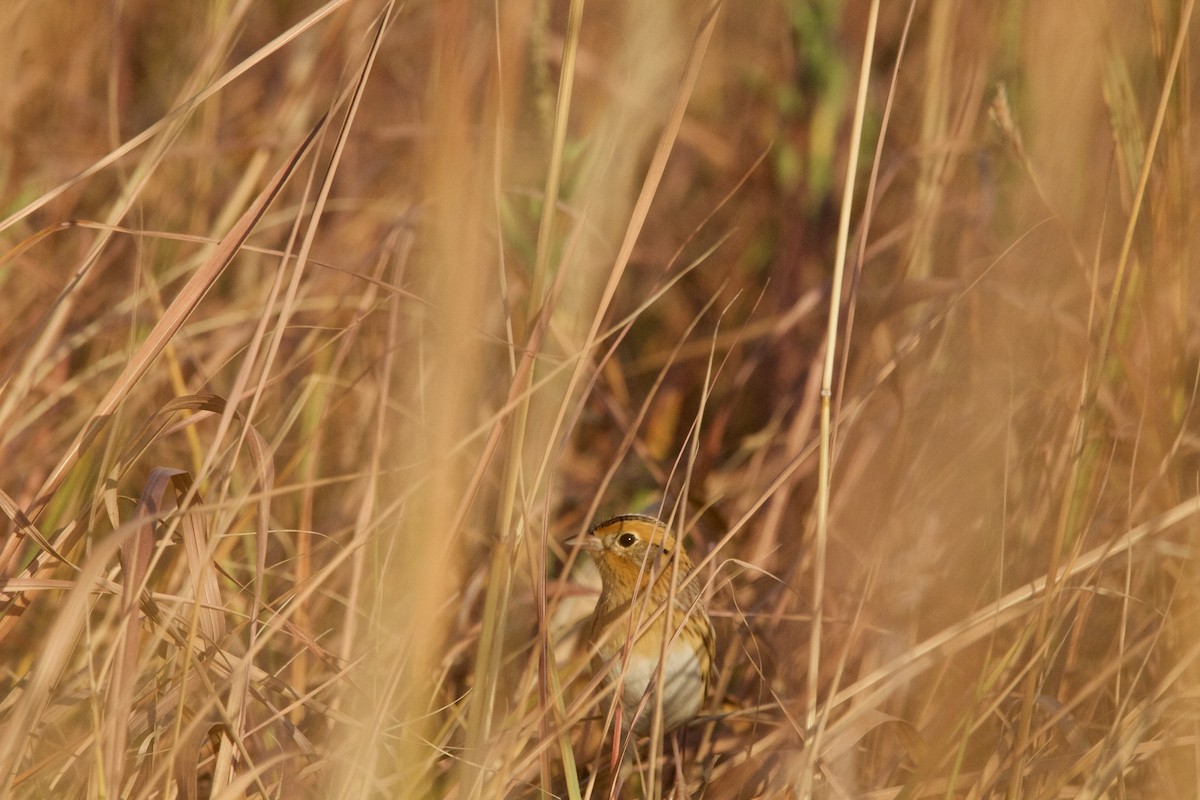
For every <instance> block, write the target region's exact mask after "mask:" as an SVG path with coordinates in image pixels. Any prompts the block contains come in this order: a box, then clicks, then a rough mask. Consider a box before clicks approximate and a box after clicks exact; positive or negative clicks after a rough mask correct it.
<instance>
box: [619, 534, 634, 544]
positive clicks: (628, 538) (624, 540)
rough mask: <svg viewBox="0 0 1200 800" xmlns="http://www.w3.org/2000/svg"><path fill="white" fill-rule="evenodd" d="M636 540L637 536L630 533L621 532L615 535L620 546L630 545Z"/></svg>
mask: <svg viewBox="0 0 1200 800" xmlns="http://www.w3.org/2000/svg"><path fill="white" fill-rule="evenodd" d="M636 541H637V537H636V536H634V535H633V534H632V533H622V534H621V535H620V536H618V537H617V544H619V545H621V547H632V546H633V543H634V542H636Z"/></svg>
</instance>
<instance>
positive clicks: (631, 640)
mask: <svg viewBox="0 0 1200 800" xmlns="http://www.w3.org/2000/svg"><path fill="white" fill-rule="evenodd" d="M567 544H568V545H570V546H578V547H579V548H580V549H581V550H584V551H586V552H587V553H588V554H589V555H590V556H591V558H592V559H593V560H594V561H595V563H596V567H597V570H598V571H599V573H600V580H601V590H600V598H599V599H598V600H597V601H596V609H595V611H594V612H593V614H592V617H591V622H590V625H589V627H588V629H587V632H586V634H585V637H586V638H585V641H586V642H587V643H588V645H589V646H590V647H594V648H595V649H596V655H595V656H594V658H593V666H594V671H597V672H599V671H601V670H607V675H606V677H605V679H606V680H607V681H608V682H609V683H615V684H617V685H618V688H617V692H616V693H617V696H618V698H619V704H618V706H617V718H618V720H619V727H620V728H621V729H622V731H623V732H625V733H629V732H632V733H634V734H636V735H638V736H644V735H646V734H648V733H650V732H651V730H652V727H653V719H654V714H655V707H656V704H657V703H658V702H660V698H661V703H662V723H661V727H660V731H661V732H662V733H663V734H667V733H670V732H671V731H673V730H675V729H677V728H679V727H680V726H682V725H683V724H685V723H687V722H689V721H690V720H692V719H693V718H695V716H696V714H697V713H698V712H699V710H700V708H701V706H702V705H703V704H704V702H705V700H707V698H708V694H709V691H710V689H711V687H712V680H713V664H714V662H715V660H716V637H715V634H714V632H713V626H712V622H711V620H709V618H708V614H707V612H706V611H705V610H704V605H703V602H702V599H701V596H700V595H701V587H700V583H699V581H698V580H695V579H693V580H687V579H688V577H689V576H690V575H691V573H692V570H693V566H692V560H691V559H690V558H688V556H687V553H686V552H685V551H684V549H683V548H682V547H681V546H680V544H679V542H678V540H676V538H675V537H674V536H673V535H672V534H671V532H670V531H669V530H668V528H667V526H666V525H664V524H663V523H662V522H661V521H660V520H658V519H656V518H654V517H650V516H645V515H642V514H623V515H620V516H616V517H612V518H611V519H606V520H604V521H603V522H600V523H599V524H597V525H595V526H593V527H592V529H591V530H590V531H588V533H587V534H585V535H583V536H579V537H576V538H573V539H570V540H568V542H567ZM685 581H686V582H685ZM668 599H671V600H673V602H672V603H671V609H670V612H669V613H668V612H667V611H666V610H665V606H666V605H667V602H668ZM639 631H640V633H639ZM635 636H636V638H635ZM664 637H667V639H668V645H667V649H666V651H665V660H664V659H663V653H664V651H663V640H664ZM660 661H661V662H662V670H661V676H660V674H659V664H660ZM651 687H653V689H654V691H653V692H650V691H649V689H650V688H651Z"/></svg>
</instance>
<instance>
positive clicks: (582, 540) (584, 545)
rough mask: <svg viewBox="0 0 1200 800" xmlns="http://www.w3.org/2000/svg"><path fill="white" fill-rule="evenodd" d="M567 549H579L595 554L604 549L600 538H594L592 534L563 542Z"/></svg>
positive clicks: (574, 537)
mask: <svg viewBox="0 0 1200 800" xmlns="http://www.w3.org/2000/svg"><path fill="white" fill-rule="evenodd" d="M563 544H564V545H566V546H567V547H578V548H579V549H580V550H587V551H588V552H589V553H595V552H598V551H600V550H603V549H604V545H603V544H602V543H601V541H600V539H599V537H596V536H592V535H591V534H590V533H585V534H583V535H582V536H573V537H571V538H570V539H567V540H566V541H565V542H563Z"/></svg>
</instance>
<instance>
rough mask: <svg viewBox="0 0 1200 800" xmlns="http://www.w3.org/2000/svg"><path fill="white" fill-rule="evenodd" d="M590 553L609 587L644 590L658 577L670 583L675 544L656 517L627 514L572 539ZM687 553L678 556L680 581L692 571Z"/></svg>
mask: <svg viewBox="0 0 1200 800" xmlns="http://www.w3.org/2000/svg"><path fill="white" fill-rule="evenodd" d="M567 544H578V545H579V546H580V548H581V549H583V550H586V551H588V553H590V554H591V556H592V558H593V559H594V560H595V562H596V567H597V568H598V569H599V570H600V577H601V579H602V580H603V581H604V583H605V585H606V586H612V587H616V586H626V587H629V588H630V589H632V588H633V587H635V586H636V587H638V588H639V591H641V590H645V589H647V588H648V587H649V586H650V583H651V581H652V580H654V579H655V578H666V579H667V580H669V576H670V572H671V561H672V559H674V558H675V550H676V542H675V537H674V536H672V535H671V534H670V533H669V532H668V531H667V528H666V526H665V525H663V524H662V523H661V522H659V521H658V520H656V519H654V518H653V517H646V516H642V515H640V514H626V515H623V516H619V517H613V518H612V519H610V520H606V521H605V522H602V523H600V524H599V525H597V526H596V527H595V528H593V529H592V530H591V532H590V533H588V534H587V535H586V536H581V537H579V538H577V539H572V540H570V541H569V542H567ZM691 568H692V563H691V561H690V560H689V559H688V557H687V554H686V553H683V552H680V553H679V578H680V580H681V581H682V579H683V577H684V576H686V575H687V574H688V572H690V571H691Z"/></svg>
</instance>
